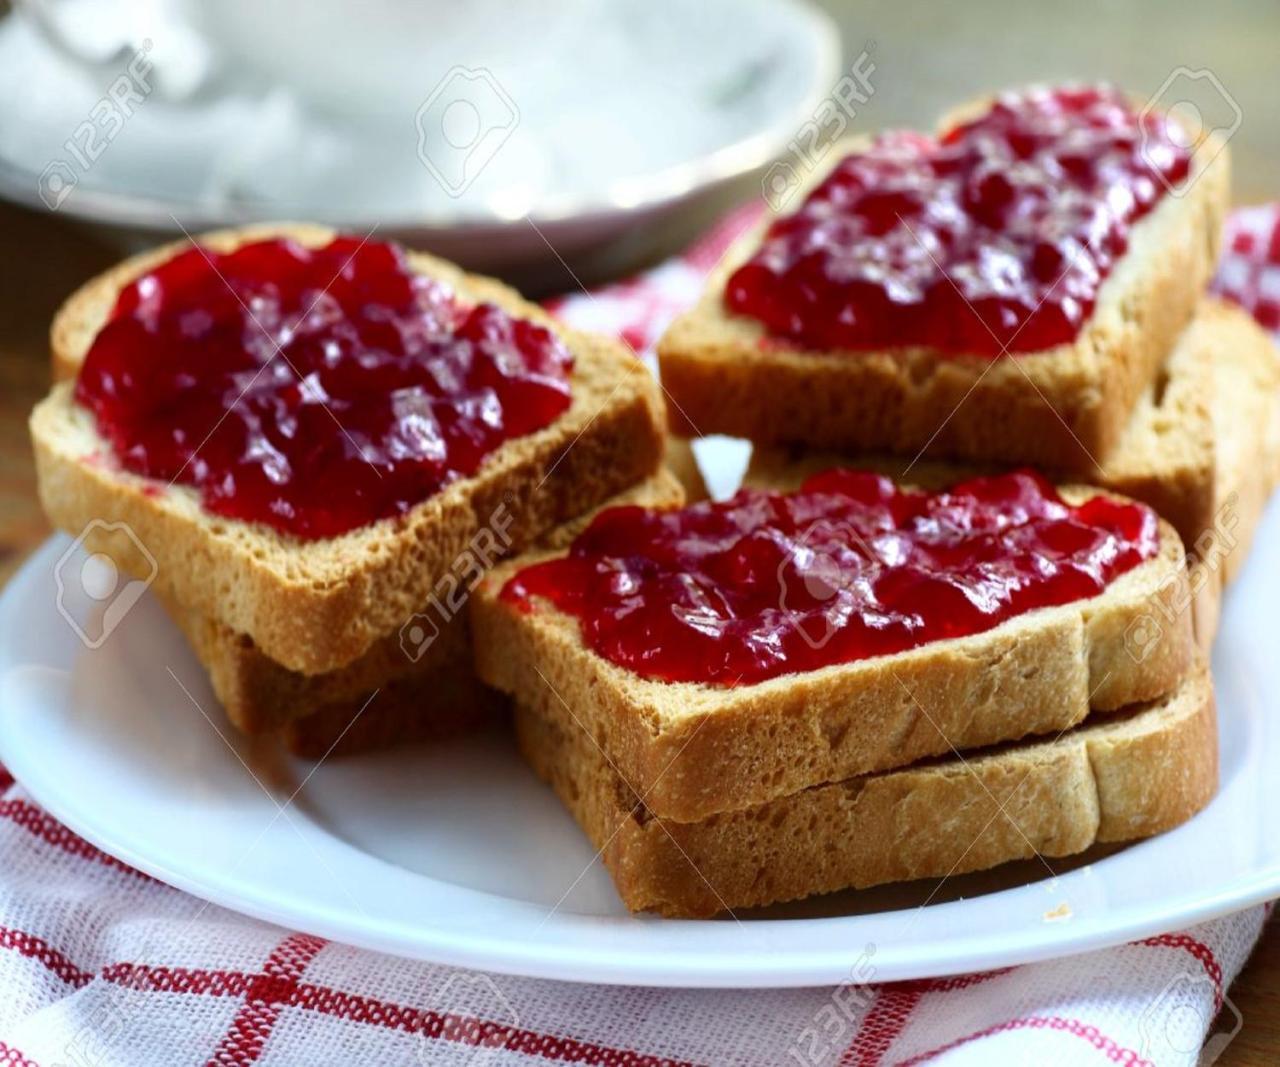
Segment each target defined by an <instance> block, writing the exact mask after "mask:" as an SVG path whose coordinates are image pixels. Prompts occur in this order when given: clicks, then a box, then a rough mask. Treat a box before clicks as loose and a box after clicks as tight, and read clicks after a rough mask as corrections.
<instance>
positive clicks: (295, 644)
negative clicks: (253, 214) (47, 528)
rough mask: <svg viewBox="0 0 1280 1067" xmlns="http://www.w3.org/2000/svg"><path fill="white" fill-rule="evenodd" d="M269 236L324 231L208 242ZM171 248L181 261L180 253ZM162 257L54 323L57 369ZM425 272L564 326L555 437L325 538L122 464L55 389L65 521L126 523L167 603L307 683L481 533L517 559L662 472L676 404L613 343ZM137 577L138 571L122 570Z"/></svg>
mask: <svg viewBox="0 0 1280 1067" xmlns="http://www.w3.org/2000/svg"><path fill="white" fill-rule="evenodd" d="M269 235H284V236H290V237H293V238H295V239H297V240H299V241H301V242H302V243H304V244H316V243H323V242H324V241H326V240H328V239H329V237H331V236H332V232H331V231H329V230H327V229H324V228H321V227H296V226H274V227H254V228H252V229H249V230H243V231H231V232H226V233H222V234H220V235H215V236H213V237H210V238H209V239H208V243H209V244H210V245H212V246H214V247H229V246H230V245H232V244H234V243H236V242H237V241H240V242H243V241H246V240H249V239H256V238H261V237H264V236H269ZM171 252H172V250H171V249H170V250H169V254H171ZM157 255H159V256H161V258H163V254H161V253H152V254H148V255H147V256H144V257H141V258H140V259H138V260H131V261H129V262H128V263H126V264H122V265H121V266H120V267H117V268H116V269H115V270H113V271H110V272H108V273H107V274H106V275H104V276H102V277H101V278H99V279H96V280H95V281H94V282H91V283H89V285H87V286H85V287H84V288H82V289H81V290H80V291H79V292H78V293H77V294H76V295H75V296H73V297H72V298H71V300H69V301H68V302H67V304H66V305H65V306H64V307H63V308H62V309H61V311H59V313H58V317H57V320H56V321H55V324H54V327H53V340H54V345H55V350H56V351H61V352H64V353H65V354H64V356H62V357H56V361H59V362H62V363H64V364H66V363H73V362H78V361H79V360H80V359H82V358H83V354H84V350H85V348H86V347H87V346H88V344H89V343H90V342H91V340H92V338H93V337H94V336H95V335H96V333H97V331H98V329H99V328H100V327H101V325H102V323H103V321H104V318H105V316H106V314H107V313H108V311H109V309H110V307H111V305H112V301H113V299H114V297H113V295H112V294H114V293H115V292H116V291H118V288H119V286H120V285H121V284H122V283H123V282H124V281H125V280H126V279H128V278H130V277H133V276H135V275H136V274H137V273H139V272H140V271H143V270H145V269H146V268H147V267H148V266H150V265H151V264H152V263H153V262H154V261H155V259H156V257H157ZM409 258H410V262H411V263H412V265H413V266H414V268H415V269H417V270H421V271H423V272H424V273H427V274H430V275H432V276H434V277H437V278H440V279H442V280H444V281H445V282H447V283H448V284H450V285H452V286H453V287H454V288H455V289H456V290H457V291H458V292H459V294H460V295H461V296H462V297H463V298H464V299H469V300H475V301H489V302H492V303H494V304H497V305H499V306H500V307H503V308H504V309H505V310H507V311H509V312H511V313H512V314H515V315H519V316H522V317H525V318H529V319H534V320H537V321H539V322H541V323H543V324H545V325H547V326H548V327H549V328H550V329H553V330H555V331H556V332H557V333H558V334H559V335H560V336H561V338H562V339H563V340H564V341H565V343H566V345H567V346H568V347H569V349H570V351H571V352H572V353H573V356H574V360H575V363H574V369H573V375H572V384H571V387H572V400H571V403H570V406H569V408H568V410H567V411H566V412H565V413H564V414H563V415H561V416H560V417H559V418H558V419H556V420H555V422H553V423H552V424H551V425H550V426H548V427H546V428H544V429H542V430H539V431H537V432H535V433H532V434H528V435H525V436H523V437H519V438H515V439H513V440H511V441H508V442H506V443H504V444H503V445H502V446H501V447H499V448H498V449H497V450H495V451H494V452H493V453H492V454H491V455H490V456H489V457H487V458H486V459H485V460H484V462H483V463H482V464H481V466H480V468H479V469H478V470H477V471H476V473H475V474H474V475H472V476H471V477H468V478H463V479H459V480H458V481H456V482H454V483H452V484H451V485H448V486H446V487H445V488H443V489H441V490H440V491H439V492H438V493H436V494H434V495H433V496H431V497H429V498H428V499H427V500H424V501H422V502H421V503H420V504H418V505H416V506H415V507H413V508H412V509H411V510H410V511H409V512H408V513H407V514H406V515H404V516H401V517H398V518H392V519H382V520H379V521H377V522H375V523H372V524H370V525H368V526H365V527H362V528H360V529H357V530H353V531H350V532H348V533H345V534H342V535H339V536H337V537H333V538H328V539H324V540H318V541H303V540H300V539H297V538H294V537H290V536H288V535H285V534H281V533H279V532H277V531H275V530H273V529H271V528H269V527H267V526H265V525H262V524H258V523H248V522H242V521H238V520H234V519H226V518H222V517H220V516H216V515H213V514H210V513H209V512H207V511H205V510H204V508H203V507H202V506H201V504H200V501H199V496H198V494H197V492H196V491H195V490H193V489H191V488H189V487H186V486H172V487H169V486H165V485H164V484H163V483H160V482H156V481H154V480H151V479H146V478H141V477H138V476H137V475H133V474H130V473H128V472H126V471H123V470H121V469H119V467H118V465H117V464H116V463H115V462H114V461H113V459H112V456H111V449H110V447H109V445H108V443H107V442H106V441H105V440H104V439H103V438H102V437H101V436H100V435H99V433H98V431H97V427H96V425H95V421H94V419H93V416H92V415H91V414H90V413H89V412H88V411H86V410H85V409H83V408H81V407H80V406H79V405H78V404H76V403H75V402H74V400H73V398H72V384H71V383H70V382H63V383H60V384H58V385H56V386H54V388H53V390H52V392H51V393H50V395H49V396H48V397H47V398H46V399H45V400H43V401H42V402H41V403H40V404H38V405H37V406H36V409H35V411H34V412H33V413H32V417H31V434H32V440H33V443H34V447H35V454H36V470H37V475H38V480H39V490H40V497H41V501H42V502H43V504H44V507H45V510H46V511H47V513H48V514H49V517H50V519H51V520H52V521H53V522H54V523H55V524H56V525H58V526H61V527H62V528H64V529H67V530H69V531H71V532H72V533H75V534H79V533H81V531H83V530H84V529H85V528H86V526H87V525H89V524H90V523H93V522H94V520H102V521H106V522H109V523H120V522H123V523H125V524H127V525H128V527H129V528H130V529H131V530H132V531H133V533H134V534H135V535H136V536H137V538H138V539H139V540H140V541H141V542H142V544H144V545H145V546H146V547H147V550H148V552H149V553H150V554H151V556H152V557H153V558H154V560H155V563H156V566H157V568H158V569H157V573H156V575H155V585H156V587H157V589H158V590H159V591H160V592H162V593H164V594H165V595H166V596H167V597H168V598H169V599H171V600H174V601H177V602H178V603H181V604H183V605H184V606H186V607H188V608H190V609H191V610H195V611H198V612H200V613H201V614H203V615H207V616H209V617H211V618H215V619H217V620H218V621H219V622H221V623H222V624H224V625H225V626H227V627H228V628H230V629H231V630H233V631H235V632H237V633H244V634H248V635H249V636H251V637H252V639H253V641H254V644H255V645H256V646H257V647H258V648H259V649H261V650H262V652H263V653H265V654H266V655H268V656H270V657H271V658H272V659H274V660H276V661H277V662H278V663H281V664H283V665H284V666H286V667H288V668H290V669H291V670H296V671H300V672H303V673H307V674H319V673H323V672H326V671H330V670H334V669H335V668H338V667H341V666H343V665H345V664H348V663H350V662H352V661H353V660H354V659H356V658H357V657H359V656H360V655H362V654H363V653H364V652H365V651H366V650H367V649H368V648H369V647H370V646H371V645H372V644H373V643H374V642H375V641H377V640H378V639H379V638H381V637H383V636H384V635H386V634H388V633H390V632H392V631H393V630H396V629H398V628H399V626H400V624H401V623H402V622H403V621H404V620H405V619H406V618H407V617H408V616H409V615H410V614H412V613H413V611H415V610H416V609H417V607H418V606H420V605H421V604H423V603H425V602H426V600H427V597H428V596H429V595H430V593H431V591H432V590H433V589H434V588H435V586H436V584H437V582H438V581H439V580H440V579H441V577H442V576H444V575H445V574H446V573H447V572H448V570H449V568H450V567H451V566H452V565H453V564H454V561H455V560H457V559H458V558H459V556H460V554H461V553H463V552H464V551H465V550H466V549H467V548H468V546H469V545H471V543H472V542H473V540H474V539H475V538H476V537H477V536H484V531H486V530H487V529H489V528H490V526H491V524H492V523H493V522H494V521H495V518H496V517H498V516H501V517H502V520H503V522H504V524H505V529H506V536H507V537H508V538H509V539H510V545H511V547H512V548H513V549H519V548H522V547H526V546H528V545H530V544H533V543H535V542H536V541H537V539H538V538H539V537H540V536H541V535H542V534H544V533H545V532H546V531H548V530H550V529H552V528H553V527H555V526H556V525H558V524H559V523H561V522H563V521H564V520H566V519H568V518H570V517H572V516H575V515H579V514H581V513H582V512H584V511H587V510H589V509H590V508H592V507H595V506H596V505H598V504H600V503H601V502H603V501H604V500H607V499H608V498H609V497H610V496H612V495H614V494H615V493H617V492H619V491H621V490H622V489H624V488H626V487H627V486H629V485H632V484H634V483H635V482H637V481H640V480H642V479H644V478H646V477H648V476H649V475H651V474H653V473H654V471H656V470H657V469H658V466H659V464H660V463H661V459H662V451H663V447H664V435H663V423H664V418H665V415H664V411H663V405H662V398H661V394H660V391H659V389H658V387H657V384H656V383H655V382H654V380H653V377H652V375H650V374H649V372H648V371H647V370H646V369H645V368H644V366H643V364H641V363H640V362H639V361H638V360H636V359H635V358H634V357H632V356H631V355H630V353H628V352H627V351H626V349H625V348H623V347H622V346H621V345H619V344H617V343H616V342H614V341H611V340H608V339H605V338H602V337H596V336H593V335H589V334H584V333H581V332H578V331H575V330H569V329H566V328H565V327H563V326H561V325H559V324H557V323H555V322H554V320H552V319H551V318H550V317H549V316H548V315H546V313H545V312H543V311H542V310H541V309H540V308H538V307H536V306H535V305H533V304H530V303H527V302H526V301H524V300H523V299H521V298H520V297H519V296H518V295H517V294H516V293H514V292H513V291H512V290H511V289H509V288H507V287H506V286H504V285H501V284H500V283H498V282H495V281H493V280H491V279H487V278H480V277H477V276H474V275H467V274H464V273H463V272H461V271H460V270H459V269H458V268H456V267H454V266H452V265H451V264H448V263H445V262H443V261H441V260H438V259H435V258H434V257H431V256H426V255H423V254H420V253H410V254H409ZM128 542H129V539H128V538H127V537H124V536H122V535H121V534H120V532H119V531H111V530H109V529H105V528H104V527H102V526H101V525H95V526H94V528H93V529H91V530H89V531H88V536H87V537H86V539H85V544H86V547H87V548H88V549H89V550H90V551H93V552H105V553H106V554H108V555H112V556H115V555H117V554H119V555H121V556H122V557H127V556H129V555H130V554H131V552H132V546H131V544H130V543H128ZM121 565H122V566H127V564H126V563H123V562H122V563H121Z"/></svg>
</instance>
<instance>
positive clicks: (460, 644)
mask: <svg viewBox="0 0 1280 1067" xmlns="http://www.w3.org/2000/svg"><path fill="white" fill-rule="evenodd" d="M684 501H685V492H684V488H683V486H682V485H681V484H680V482H679V481H678V480H677V479H676V477H675V476H674V475H673V474H671V473H670V472H669V471H667V470H660V471H659V472H658V473H657V474H656V475H654V476H653V477H652V478H649V479H647V480H646V481H644V482H641V483H640V484H639V485H636V486H633V487H632V488H630V489H628V490H626V491H625V492H622V493H619V494H618V495H617V496H615V497H613V498H612V499H611V500H610V501H609V502H608V504H607V505H606V506H618V505H624V504H638V505H640V506H642V507H678V506H679V505H680V504H682V503H684ZM597 510H598V509H597ZM593 515H594V512H590V513H588V514H586V515H582V516H579V517H578V518H576V519H573V520H571V521H570V522H567V523H565V524H563V525H562V526H558V527H556V528H555V529H554V530H552V531H551V532H550V533H548V534H547V535H546V536H545V537H544V538H543V539H542V541H541V542H540V543H541V545H542V547H545V548H562V547H565V546H567V545H568V544H569V542H570V541H572V540H573V538H574V537H575V536H576V535H577V534H578V533H579V532H580V531H581V530H582V529H583V528H584V527H585V526H586V525H587V524H588V523H589V522H590V521H591V519H592V517H593ZM165 607H166V608H167V609H168V611H169V614H170V616H171V617H172V618H173V619H174V621H175V622H176V623H177V624H178V626H179V627H180V628H181V630H182V632H183V633H184V634H185V635H186V637H187V641H188V643H189V644H190V645H191V647H192V649H193V650H194V652H195V654H196V656H197V658H198V659H199V660H200V662H201V663H202V664H203V665H204V668H205V670H207V671H208V672H209V680H210V683H211V684H212V686H213V691H214V693H215V694H216V695H217V697H218V700H219V701H220V702H221V703H222V706H223V708H224V709H225V710H226V712H227V717H228V718H230V720H231V721H232V722H233V723H234V724H235V726H236V727H237V728H238V729H239V730H241V731H242V732H244V733H247V734H264V733H276V732H282V733H283V735H284V737H285V739H286V742H289V741H290V739H293V738H306V739H308V743H307V745H306V746H305V747H306V749H307V751H299V749H298V746H297V745H291V747H294V748H295V751H299V754H301V755H305V754H308V752H309V751H310V750H312V749H314V748H316V747H319V748H320V751H321V754H323V752H324V751H325V750H326V749H327V747H328V746H327V745H325V744H324V742H325V741H326V740H329V741H330V742H331V741H332V740H333V739H334V738H336V734H335V733H334V732H333V731H334V730H337V731H338V732H341V730H342V729H343V728H344V727H345V726H347V724H348V723H349V722H350V720H351V718H352V717H353V716H354V715H355V713H356V712H357V711H359V710H360V709H361V708H362V707H364V706H365V704H366V702H367V701H368V700H369V698H370V696H371V695H372V694H373V693H374V692H375V691H377V692H378V695H377V697H376V699H375V700H374V701H373V703H372V704H370V705H369V706H368V708H367V709H366V710H365V712H364V713H363V714H362V715H361V720H362V722H363V720H364V719H366V718H371V719H377V720H379V722H380V723H381V726H380V727H377V728H375V726H374V725H373V724H368V723H366V724H364V726H363V730H364V732H363V733H360V734H358V735H356V736H354V737H350V738H348V739H346V741H345V742H344V747H343V748H342V749H341V751H354V750H355V747H354V746H356V745H357V743H359V742H360V741H361V740H362V739H364V742H365V743H363V744H360V745H359V747H360V748H367V747H370V743H371V742H373V741H378V742H379V743H390V742H391V741H394V740H397V739H398V738H401V735H403V739H404V740H416V739H418V738H419V736H428V735H429V733H430V731H431V730H432V729H433V723H434V720H437V719H439V720H441V723H440V724H439V725H441V726H442V727H443V726H444V725H446V724H447V723H448V722H450V721H454V720H459V721H461V722H463V723H467V722H470V721H472V719H473V718H474V719H475V721H476V722H483V721H486V720H487V719H488V718H489V717H490V716H489V715H488V711H489V710H490V709H491V706H492V705H493V704H494V699H493V694H492V693H491V691H489V690H486V689H485V687H484V686H482V685H480V684H479V682H477V681H476V679H475V671H474V670H473V668H472V664H471V635H470V629H469V626H468V623H467V610H466V605H465V604H463V605H462V609H461V610H460V611H458V612H457V613H454V614H451V615H449V616H448V617H444V616H443V615H441V614H440V612H439V610H438V609H437V607H436V606H433V605H432V604H427V605H425V606H423V607H422V610H420V611H419V612H417V613H416V614H415V615H414V616H413V617H412V618H411V619H409V620H406V621H405V622H404V625H403V626H402V627H400V628H399V629H397V630H395V631H394V632H392V633H390V634H388V635H387V636H386V637H383V638H381V639H379V640H378V641H375V642H374V643H373V645H372V646H370V648H369V649H368V651H366V652H365V653H364V654H363V655H362V656H360V657H359V658H358V659H356V660H354V661H352V662H351V663H348V664H347V665H346V666H344V667H339V668H337V669H336V670H332V671H327V672H325V673H323V674H302V673H300V672H298V671H292V670H290V669H289V668H287V667H284V666H282V665H281V664H279V663H277V662H276V661H275V660H273V659H271V658H270V657H269V656H267V655H266V654H265V653H263V652H262V651H261V650H260V649H259V648H258V647H257V646H256V645H255V644H254V642H253V639H252V638H251V637H249V636H248V635H247V634H237V633H236V632H235V631H234V630H232V629H230V628H229V627H227V626H226V625H225V624H223V623H221V622H219V621H218V620H216V619H214V618H212V617H210V616H208V615H204V614H202V613H200V612H199V611H196V610H194V609H191V608H187V607H185V606H184V605H181V604H178V603H176V602H174V601H172V600H168V601H166V602H165ZM415 619H421V629H420V632H419V634H418V635H414V634H412V633H411V630H412V626H413V620H415ZM415 636H416V637H417V638H418V639H417V640H415V639H414V638H415ZM468 705H476V706H477V711H478V712H480V714H478V715H476V716H470V715H469V714H468ZM397 708H402V709H403V710H397ZM418 719H421V720H423V721H422V723H421V724H419V723H418V722H417V720H418ZM391 722H400V723H401V724H402V725H401V726H399V727H396V728H394V729H393V728H392V727H390V726H389V725H388V724H389V723H391ZM415 730H418V734H415V733H414V731H415ZM447 732H456V730H452V729H451V730H448V731H447Z"/></svg>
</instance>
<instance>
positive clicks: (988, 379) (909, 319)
mask: <svg viewBox="0 0 1280 1067" xmlns="http://www.w3.org/2000/svg"><path fill="white" fill-rule="evenodd" d="M1090 93H1092V94H1093V97H1092V98H1090V96H1089V94H1090ZM1081 99H1085V100H1086V101H1087V102H1086V103H1080V100H1081ZM1011 116H1012V117H1011ZM1162 123H1163V120H1162V119H1161V117H1159V116H1156V115H1152V114H1149V113H1145V112H1142V111H1141V109H1140V108H1139V107H1138V106H1137V105H1133V104H1130V103H1129V102H1128V101H1127V100H1126V99H1125V98H1124V97H1123V96H1122V95H1121V94H1119V93H1117V92H1115V91H1114V90H1106V89H1096V90H1081V89H1071V90H1028V91H1024V92H1020V93H1011V94H1005V95H1003V96H1001V97H997V98H996V99H995V101H994V103H991V102H989V104H988V105H984V106H983V107H981V108H975V109H971V110H970V112H969V113H968V114H966V116H965V118H964V120H955V121H953V122H951V123H949V124H948V125H947V126H945V127H944V129H943V132H942V133H941V134H940V135H939V137H937V138H929V137H924V136H920V135H915V134H886V135H882V136H881V137H880V138H877V139H876V140H874V141H872V140H869V139H865V138H863V139H859V140H856V141H851V142H848V143H844V144H841V145H837V146H835V147H834V148H833V149H832V150H831V152H830V153H829V156H828V157H826V158H824V160H823V162H822V164H821V165H820V167H819V169H818V171H817V173H816V174H815V177H814V180H813V181H812V182H811V183H810V185H809V187H808V188H806V189H802V190H799V191H797V192H796V193H795V194H794V195H793V196H792V198H791V199H790V200H789V201H788V202H787V203H786V204H785V205H784V206H783V208H782V210H783V214H782V215H781V216H779V217H778V218H776V219H774V220H771V221H770V222H767V223H765V224H764V225H763V226H762V227H760V228H758V229H757V230H755V231H753V232H751V233H749V234H747V235H745V236H744V237H743V238H741V239H740V240H739V242H738V243H737V244H736V245H735V246H734V247H733V248H732V249H730V251H729V252H728V253H727V254H726V256H725V258H724V260H723V262H722V263H721V265H720V266H719V267H718V268H717V270H716V271H715V272H714V273H713V275H712V277H711V279H710V280H709V282H708V285H707V288H706V290H705V292H704V294H703V296H702V298H701V300H700V301H699V303H698V304H697V305H696V307H695V308H694V309H692V310H691V311H689V312H687V313H685V314H684V315H682V316H680V317H679V318H678V319H677V320H676V321H675V322H674V323H673V324H672V325H671V327H670V329H669V330H668V331H667V333H666V334H665V336H664V337H663V338H662V340H661V342H660V344H659V360H660V365H661V371H662V379H663V384H664V386H665V387H666V389H667V391H668V393H669V395H670V396H671V397H672V399H673V401H674V403H673V405H672V417H673V419H674V420H675V424H676V429H677V430H678V431H679V432H682V433H687V434H709V433H727V434H731V435H734V436H738V437H746V438H749V439H751V440H753V441H755V442H758V443H768V444H803V445H809V446H813V447H818V448H834V449H852V450H859V451H886V452H894V453H904V454H906V455H909V456H912V455H915V454H917V453H919V452H921V451H927V452H928V453H929V454H931V455H934V456H940V457H945V458H959V459H977V460H995V461H999V462H1018V463H1032V464H1038V465H1044V466H1048V467H1052V468H1055V469H1065V470H1071V471H1075V472H1079V473H1081V474H1082V475H1083V474H1087V473H1088V472H1089V471H1090V470H1091V469H1092V468H1093V467H1094V466H1095V464H1097V463H1104V462H1105V461H1106V458H1107V457H1108V456H1109V454H1110V453H1111V451H1112V450H1113V449H1114V448H1115V447H1116V445H1117V444H1118V443H1119V441H1120V440H1121V437H1122V435H1123V432H1124V427H1125V424H1126V423H1127V421H1128V419H1129V416H1130V413H1131V410H1132V408H1133V406H1134V404H1135V403H1136V402H1137V400H1138V398H1139V396H1140V395H1141V394H1142V392H1143V390H1144V389H1146V388H1147V387H1148V385H1149V384H1150V383H1151V382H1152V381H1153V380H1154V379H1155V377H1156V371H1157V368H1158V367H1159V366H1160V365H1161V364H1162V363H1163V362H1164V360H1165V358H1166V357H1167V356H1168V354H1169V352H1170V351H1171V350H1172V348H1173V346H1174V344H1175V342H1176V340H1177V338H1178V336H1179V335H1180V334H1181V332H1182V330H1183V327H1184V326H1185V325H1186V323H1187V322H1188V321H1189V320H1190V319H1191V317H1192V314H1193V312H1194V309H1195V306H1196V304H1197V302H1198V301H1199V299H1200V296H1201V294H1202V292H1203V290H1204V288H1205V285H1206V284H1207V282H1208V280H1209V278H1210V276H1211V274H1212V270H1213V265H1214V262H1215V259H1216V255H1217V248H1218V243H1219V238H1220V229H1221V222H1222V219H1223V216H1224V214H1225V211H1226V208H1227V201H1228V189H1227V186H1228V162H1227V155H1226V152H1225V150H1224V151H1220V152H1216V153H1214V152H1201V153H1195V154H1192V155H1187V154H1186V153H1185V150H1182V149H1179V148H1178V147H1177V144H1176V139H1175V138H1173V137H1172V136H1171V135H1170V134H1169V131H1168V128H1167V127H1166V126H1165V125H1163V124H1162ZM1150 159H1156V160H1159V161H1161V162H1162V164H1163V166H1164V169H1160V168H1154V169H1153V167H1152V166H1151V165H1149V163H1148V161H1149V160H1150ZM1179 166H1182V167H1185V169H1178V167H1179ZM1108 205H1110V206H1108Z"/></svg>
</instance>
